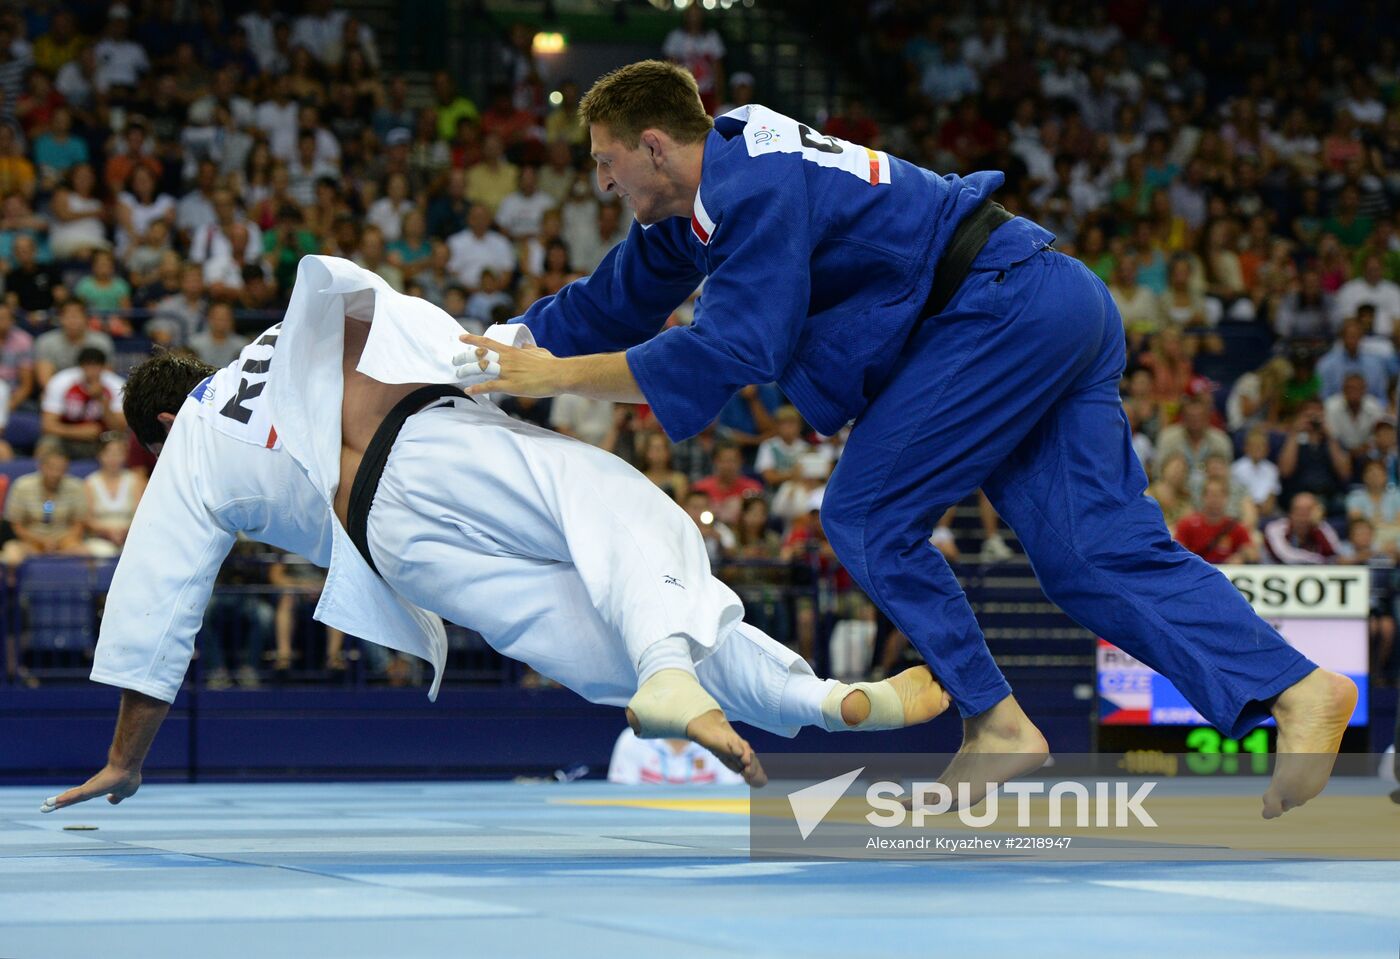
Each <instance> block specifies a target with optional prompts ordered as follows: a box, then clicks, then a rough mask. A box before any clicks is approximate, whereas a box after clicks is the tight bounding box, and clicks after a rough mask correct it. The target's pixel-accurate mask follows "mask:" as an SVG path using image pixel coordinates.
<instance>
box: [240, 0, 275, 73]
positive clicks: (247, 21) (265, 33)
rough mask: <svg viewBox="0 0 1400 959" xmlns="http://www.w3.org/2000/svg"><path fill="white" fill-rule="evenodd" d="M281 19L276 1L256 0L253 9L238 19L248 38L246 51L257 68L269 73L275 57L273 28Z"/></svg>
mask: <svg viewBox="0 0 1400 959" xmlns="http://www.w3.org/2000/svg"><path fill="white" fill-rule="evenodd" d="M281 19H282V14H281V13H279V12H278V10H277V0H257V3H256V4H254V9H252V10H250V11H248V12H247V13H245V14H243V15H242V16H241V17H239V18H238V25H239V26H240V27H242V28H243V33H244V35H245V36H247V38H248V50H249V51H250V52H251V53H252V54H253V59H255V60H257V61H258V68H259V69H260V70H262V71H263V72H264V73H271V72H272V68H273V65H274V62H275V60H276V56H277V43H276V40H275V32H276V31H275V28H276V26H277V22H278V21H279V20H281Z"/></svg>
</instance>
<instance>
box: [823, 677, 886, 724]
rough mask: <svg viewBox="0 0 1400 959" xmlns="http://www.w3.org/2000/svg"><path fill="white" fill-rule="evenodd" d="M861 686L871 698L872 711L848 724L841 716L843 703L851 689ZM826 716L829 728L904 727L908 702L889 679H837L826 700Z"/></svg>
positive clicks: (853, 690)
mask: <svg viewBox="0 0 1400 959" xmlns="http://www.w3.org/2000/svg"><path fill="white" fill-rule="evenodd" d="M857 690H859V691H860V692H863V693H865V696H866V698H867V699H869V700H870V715H869V716H867V717H865V720H864V721H863V722H860V723H857V724H856V725H854V726H848V725H846V721H845V720H844V719H842V718H841V703H842V702H844V701H845V699H846V697H847V696H849V695H850V694H851V693H853V692H856V691H857ZM822 718H823V719H825V720H826V728H827V731H828V732H833V733H840V732H852V731H859V732H873V731H875V730H880V729H903V728H904V727H905V725H906V724H905V721H904V703H902V702H900V699H899V693H897V692H895V691H894V687H893V686H891V685H890V683H889V680H883V681H881V682H878V683H852V684H847V683H837V684H836V685H835V686H833V687H832V689H831V691H830V692H829V693H827V694H826V698H825V699H823V700H822Z"/></svg>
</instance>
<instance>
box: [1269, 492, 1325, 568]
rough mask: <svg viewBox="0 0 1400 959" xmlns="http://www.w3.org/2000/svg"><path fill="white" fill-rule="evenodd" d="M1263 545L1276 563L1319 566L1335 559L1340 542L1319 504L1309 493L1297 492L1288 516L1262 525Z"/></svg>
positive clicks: (1290, 505)
mask: <svg viewBox="0 0 1400 959" xmlns="http://www.w3.org/2000/svg"><path fill="white" fill-rule="evenodd" d="M1264 545H1265V546H1267V547H1268V548H1269V555H1270V556H1272V557H1273V559H1274V562H1276V563H1286V564H1288V565H1290V566H1296V565H1312V566H1320V565H1323V564H1331V563H1335V562H1337V558H1338V554H1339V553H1341V552H1342V541H1341V540H1340V539H1338V538H1337V534H1336V532H1335V531H1334V530H1333V529H1332V527H1330V526H1328V525H1327V524H1326V523H1325V522H1323V519H1322V504H1321V503H1319V502H1318V500H1317V497H1316V496H1314V495H1313V494H1311V493H1299V494H1297V495H1296V496H1294V497H1293V501H1292V502H1291V503H1289V505H1288V515H1287V516H1280V517H1279V518H1278V519H1276V520H1274V521H1273V522H1271V523H1269V524H1268V525H1267V526H1265V527H1264Z"/></svg>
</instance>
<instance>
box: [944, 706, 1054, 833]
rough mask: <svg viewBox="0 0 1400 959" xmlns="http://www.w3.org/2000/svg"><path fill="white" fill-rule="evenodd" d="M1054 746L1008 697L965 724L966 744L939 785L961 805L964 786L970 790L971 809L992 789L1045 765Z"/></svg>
mask: <svg viewBox="0 0 1400 959" xmlns="http://www.w3.org/2000/svg"><path fill="white" fill-rule="evenodd" d="M1049 755H1050V745H1049V744H1048V743H1047V742H1046V741H1045V737H1044V736H1042V735H1041V733H1040V730H1039V729H1036V728H1035V724H1034V723H1032V722H1031V720H1030V717H1029V716H1027V715H1026V714H1025V712H1023V711H1022V709H1021V707H1020V704H1018V703H1017V702H1016V699H1015V697H1013V696H1007V697H1006V698H1005V699H1003V700H1002V701H1001V702H999V703H997V704H996V705H995V706H993V707H992V708H991V709H989V710H987V711H986V712H985V713H981V714H980V715H977V716H973V717H972V718H971V719H966V720H963V743H962V746H961V747H959V749H958V753H957V755H956V756H954V757H953V761H952V762H951V763H949V764H948V768H947V769H945V770H944V771H943V775H942V776H939V777H938V781H939V782H941V783H943V784H945V785H946V786H948V787H949V788H950V789H952V791H953V798H954V803H955V805H961V804H962V799H961V794H960V793H959V787H960V785H961V784H963V783H966V784H967V787H968V803H967V805H968V806H975V805H977V804H978V803H979V802H981V801H982V800H983V799H984V798H986V795H987V790H988V786H989V785H999V784H1001V783H1004V782H1006V781H1007V780H1008V779H1013V778H1015V777H1016V776H1019V775H1021V774H1023V773H1028V772H1031V771H1033V770H1036V769H1039V768H1040V767H1041V766H1043V765H1045V760H1046V758H1047V757H1048V756H1049Z"/></svg>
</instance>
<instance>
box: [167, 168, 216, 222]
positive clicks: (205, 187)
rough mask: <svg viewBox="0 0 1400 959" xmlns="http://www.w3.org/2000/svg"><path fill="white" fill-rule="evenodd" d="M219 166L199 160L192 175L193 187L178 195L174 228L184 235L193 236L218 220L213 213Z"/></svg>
mask: <svg viewBox="0 0 1400 959" xmlns="http://www.w3.org/2000/svg"><path fill="white" fill-rule="evenodd" d="M218 176H219V168H218V166H217V165H215V163H214V161H213V160H200V161H199V166H198V167H197V168H196V172H195V176H194V189H192V190H190V192H188V193H186V194H185V195H184V196H182V197H180V200H179V202H178V203H176V204H175V228H176V229H178V230H179V231H180V232H181V233H183V234H184V235H185V236H186V237H193V236H194V235H195V234H196V233H198V232H199V231H200V230H202V229H203V228H204V227H206V226H210V225H211V224H213V223H215V222H217V221H218V217H217V216H215V214H214V202H213V200H212V199H211V197H212V196H213V194H214V184H215V182H216V181H217V180H218Z"/></svg>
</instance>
